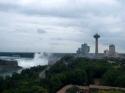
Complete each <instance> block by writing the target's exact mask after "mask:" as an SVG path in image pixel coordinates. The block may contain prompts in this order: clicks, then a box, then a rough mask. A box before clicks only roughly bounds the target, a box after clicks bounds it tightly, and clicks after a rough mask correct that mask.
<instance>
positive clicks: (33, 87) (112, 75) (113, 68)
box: [0, 56, 125, 93]
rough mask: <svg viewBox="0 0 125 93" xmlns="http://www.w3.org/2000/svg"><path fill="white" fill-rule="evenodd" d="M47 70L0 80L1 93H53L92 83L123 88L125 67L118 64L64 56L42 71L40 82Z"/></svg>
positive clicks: (31, 69) (27, 70) (40, 68)
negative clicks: (97, 82) (63, 88)
mask: <svg viewBox="0 0 125 93" xmlns="http://www.w3.org/2000/svg"><path fill="white" fill-rule="evenodd" d="M113 61H115V60H113ZM46 67H47V66H38V67H33V68H30V69H25V70H23V71H22V72H21V73H20V74H17V73H14V74H13V76H12V77H6V79H3V78H0V93H56V91H58V90H59V89H60V88H62V87H63V86H65V85H68V84H75V85H90V84H94V80H95V79H99V80H100V83H101V85H107V86H118V87H125V66H124V65H123V64H122V65H121V64H120V63H119V62H118V60H117V62H116V63H114V62H113V63H109V60H108V59H103V60H102V59H98V60H97V59H87V58H75V57H71V56H66V57H63V58H62V59H61V60H59V61H58V62H57V63H56V64H54V65H52V66H50V67H49V69H48V70H47V71H45V74H46V78H44V79H43V78H39V73H40V72H42V71H43V70H44V69H45V68H46Z"/></svg>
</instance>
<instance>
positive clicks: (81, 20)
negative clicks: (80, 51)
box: [0, 0, 125, 52]
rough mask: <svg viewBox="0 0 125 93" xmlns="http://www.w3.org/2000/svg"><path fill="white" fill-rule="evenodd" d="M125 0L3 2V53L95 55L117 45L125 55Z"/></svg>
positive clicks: (0, 47) (0, 35) (0, 22)
mask: <svg viewBox="0 0 125 93" xmlns="http://www.w3.org/2000/svg"><path fill="white" fill-rule="evenodd" d="M124 16H125V0H0V51H2V52H5V51H6V52H8V51H9V52H16V51H18V52H22V51H24V52H32V51H34V52H38V51H45V52H75V51H76V50H77V48H78V47H80V45H81V44H82V43H88V45H90V46H91V52H94V49H95V47H94V43H95V42H94V38H93V35H94V34H95V33H99V34H100V35H101V38H100V40H99V52H103V50H104V49H107V48H108V46H109V44H115V45H116V50H117V51H118V52H125V38H124V37H125V17H124Z"/></svg>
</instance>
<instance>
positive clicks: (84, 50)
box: [77, 44, 90, 55]
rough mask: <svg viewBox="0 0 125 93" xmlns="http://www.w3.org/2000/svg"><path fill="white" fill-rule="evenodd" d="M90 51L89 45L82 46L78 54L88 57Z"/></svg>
mask: <svg viewBox="0 0 125 93" xmlns="http://www.w3.org/2000/svg"><path fill="white" fill-rule="evenodd" d="M89 51H90V47H89V46H88V45H87V44H82V45H81V48H78V50H77V54H81V55H87V54H88V53H89Z"/></svg>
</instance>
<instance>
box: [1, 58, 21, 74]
mask: <svg viewBox="0 0 125 93" xmlns="http://www.w3.org/2000/svg"><path fill="white" fill-rule="evenodd" d="M19 69H21V67H20V66H18V62H17V61H16V60H3V59H0V73H3V72H12V71H17V70H19Z"/></svg>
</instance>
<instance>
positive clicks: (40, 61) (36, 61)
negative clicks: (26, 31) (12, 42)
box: [16, 53, 48, 68]
mask: <svg viewBox="0 0 125 93" xmlns="http://www.w3.org/2000/svg"><path fill="white" fill-rule="evenodd" d="M16 60H17V61H18V65H19V66H21V67H23V68H30V67H33V66H38V65H48V58H47V57H46V56H44V55H43V54H42V53H36V54H35V57H34V58H33V59H28V58H20V59H16Z"/></svg>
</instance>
